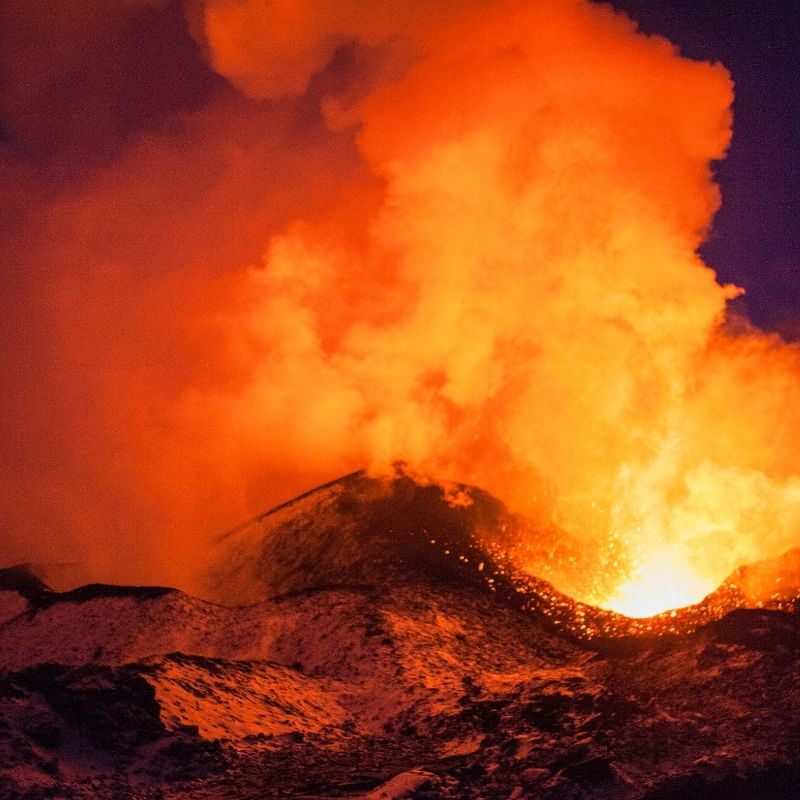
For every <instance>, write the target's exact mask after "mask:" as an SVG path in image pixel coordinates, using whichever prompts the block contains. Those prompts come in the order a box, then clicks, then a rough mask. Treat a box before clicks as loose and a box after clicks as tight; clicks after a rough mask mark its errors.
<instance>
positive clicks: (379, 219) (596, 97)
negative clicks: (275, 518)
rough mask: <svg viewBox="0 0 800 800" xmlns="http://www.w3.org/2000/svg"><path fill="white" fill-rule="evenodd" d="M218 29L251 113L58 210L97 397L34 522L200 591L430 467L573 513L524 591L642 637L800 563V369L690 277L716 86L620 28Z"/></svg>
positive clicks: (470, 18) (72, 324)
mask: <svg viewBox="0 0 800 800" xmlns="http://www.w3.org/2000/svg"><path fill="white" fill-rule="evenodd" d="M189 8H190V10H191V14H192V20H193V26H194V34H195V36H196V37H197V39H198V40H200V41H201V42H202V52H203V53H204V54H205V56H206V57H207V59H208V62H209V63H210V64H211V65H212V66H213V68H214V69H215V70H216V71H217V72H218V73H219V74H220V75H222V76H223V77H224V78H225V79H226V80H227V83H225V86H224V88H222V87H220V88H219V90H218V92H217V93H215V94H213V96H212V98H211V99H210V100H208V103H207V105H206V106H203V107H202V108H201V109H198V110H197V111H196V112H192V113H191V114H189V113H188V112H187V114H186V115H185V119H183V118H182V121H181V123H180V125H175V126H165V130H167V132H166V133H162V132H160V131H159V130H154V131H152V132H148V133H147V135H144V133H143V134H142V135H141V136H139V137H133V138H132V141H131V144H130V145H129V146H128V149H126V150H125V151H124V154H123V155H122V156H120V158H119V160H118V161H116V162H114V164H113V165H112V166H111V167H109V168H108V169H107V170H101V169H99V168H98V171H97V172H96V173H95V172H89V173H87V176H86V178H85V181H84V182H83V183H82V184H81V186H80V188H79V189H76V190H75V193H74V196H73V195H70V194H68V193H52V194H53V196H54V198H55V199H54V200H52V205H51V206H48V207H47V210H46V213H42V214H40V215H39V217H41V219H42V220H44V221H43V222H42V223H41V225H42V229H41V231H40V232H39V233H40V235H39V237H38V240H37V241H39V242H40V244H39V245H37V248H38V249H37V251H36V257H37V258H39V259H40V261H41V265H42V266H41V268H40V269H39V272H41V274H43V275H48V276H49V275H50V274H51V273H54V276H53V277H52V279H51V281H52V282H51V283H49V284H48V285H47V287H46V288H45V289H43V290H42V291H41V300H40V301H37V302H39V303H40V305H41V307H42V308H44V309H46V311H47V313H48V314H50V313H51V309H59V313H60V314H61V315H62V316H63V319H59V320H58V321H57V322H55V321H51V319H50V317H49V316H47V317H46V319H47V325H46V326H43V329H44V328H46V330H47V331H48V332H49V331H56V330H57V331H60V332H61V333H62V338H63V340H64V344H63V347H62V349H63V350H64V352H63V353H61V352H59V353H58V354H57V355H58V359H57V360H56V359H54V363H57V364H58V370H59V373H58V374H59V375H61V373H62V372H63V373H64V375H65V376H66V377H64V379H63V381H61V382H59V383H56V384H54V385H56V386H58V387H59V391H61V388H60V387H61V386H62V384H63V385H64V386H68V385H69V386H71V385H73V384H74V385H79V386H80V387H81V392H82V393H81V392H78V393H75V394H74V396H72V395H70V396H71V397H72V401H73V405H74V412H73V415H74V417H75V419H74V420H67V421H59V425H58V426H56V427H57V428H58V429H59V430H61V429H62V428H63V429H64V430H65V431H66V433H65V434H64V438H65V440H66V441H68V442H69V443H70V444H69V447H65V449H66V451H67V452H68V454H69V459H71V461H70V462H69V463H71V464H73V467H72V469H73V472H72V473H70V472H69V469H70V468H69V467H64V468H63V472H64V474H62V473H59V474H57V475H55V476H53V475H51V474H50V472H47V471H46V470H54V469H55V468H54V467H53V466H52V465H51V464H50V463H48V464H47V465H45V466H44V467H43V468H42V469H43V470H45V472H44V473H43V476H40V481H39V483H36V481H34V480H33V479H31V480H29V481H27V482H24V481H22V479H19V481H18V483H19V484H22V483H24V485H25V487H26V488H25V489H24V491H25V494H26V502H25V503H20V502H18V495H19V493H20V492H21V491H22V489H20V488H19V486H18V483H15V482H14V481H9V482H8V485H9V486H10V487H11V488H10V489H9V490H8V492H9V494H8V497H9V498H10V501H9V502H8V503H7V506H8V507H10V508H11V507H13V508H17V507H19V506H22V505H25V507H31V508H34V507H35V508H39V507H40V506H41V507H43V508H44V511H42V512H41V513H42V515H41V519H40V518H31V519H25V520H22V521H21V522H20V523H19V524H18V525H16V526H15V529H18V530H21V531H28V530H51V531H52V532H51V534H47V535H49V536H50V539H51V540H52V541H53V542H56V543H57V545H53V546H54V547H55V546H58V547H61V548H62V549H63V550H64V558H65V559H66V558H67V557H70V558H71V557H72V552H71V549H70V545H71V543H74V542H77V541H81V542H83V541H84V540H86V541H90V542H91V544H89V545H87V546H86V547H84V549H88V550H89V551H91V554H92V557H93V558H94V559H95V563H96V564H100V565H101V566H102V567H104V568H105V567H107V566H108V565H109V564H114V563H118V564H121V565H123V564H125V563H133V562H134V561H135V560H136V559H139V566H140V567H141V562H142V561H143V560H146V561H147V564H146V566H147V567H148V569H149V571H148V570H147V569H145V568H144V567H142V568H141V569H140V571H139V572H137V574H136V575H135V578H136V579H142V578H143V577H146V578H147V579H148V580H150V581H153V582H173V581H174V580H176V578H175V576H174V575H173V574H172V573H168V574H165V570H167V569H170V570H172V571H174V570H176V569H178V568H179V567H180V568H181V569H184V570H185V571H186V573H187V574H182V575H180V576H179V579H180V580H181V581H182V582H183V585H186V584H187V583H189V581H190V579H191V575H190V574H188V573H191V572H192V571H193V570H196V569H200V568H202V566H203V559H204V555H203V553H204V551H203V548H202V547H200V546H199V545H198V542H202V541H204V540H205V539H206V538H208V537H210V534H211V532H215V531H218V530H222V529H224V528H225V527H229V526H232V525H234V524H236V523H237V522H239V521H241V520H242V519H245V518H247V517H248V516H249V515H252V514H255V513H257V512H259V511H261V510H263V509H264V508H265V507H268V506H269V505H270V504H271V503H274V502H278V501H281V500H285V499H287V498H288V497H290V496H291V495H292V494H294V493H298V492H299V491H301V490H303V489H307V488H309V487H311V486H314V485H315V484H319V483H322V482H324V481H325V480H328V479H330V478H332V477H335V476H337V475H340V474H344V473H346V472H349V471H351V470H353V469H358V468H361V467H363V466H365V465H367V466H368V467H369V468H370V469H371V470H372V471H373V472H375V473H381V472H385V471H387V470H389V469H390V467H389V465H390V464H391V463H392V462H394V461H396V460H402V461H405V462H407V463H409V464H410V465H411V467H412V468H413V469H414V470H416V471H417V472H420V473H422V474H426V475H428V476H431V478H432V479H437V480H442V481H447V480H450V481H463V482H466V483H473V484H476V485H478V486H480V487H482V488H484V489H486V490H488V491H490V492H492V493H493V494H495V495H497V496H498V497H499V498H501V499H502V500H504V501H505V502H506V503H507V504H509V505H510V506H511V507H512V508H513V509H514V510H516V511H520V512H524V513H525V514H527V515H529V516H530V517H531V518H533V519H534V520H536V521H537V522H543V523H544V522H550V521H551V520H555V521H556V522H557V523H558V524H559V525H560V526H561V527H562V528H564V529H565V530H566V531H568V532H569V533H570V534H572V535H573V536H575V537H577V538H578V539H579V540H580V543H581V546H580V547H579V548H577V555H575V557H574V558H573V559H572V561H571V562H570V563H564V564H559V563H534V562H532V563H530V564H528V565H527V567H528V569H530V571H531V572H533V573H534V574H537V575H543V576H544V577H546V578H547V579H548V580H551V581H553V582H554V583H555V584H556V585H557V586H558V588H560V589H561V590H563V591H564V592H566V593H568V594H570V595H572V596H575V597H577V598H579V599H582V600H585V601H587V602H599V603H601V604H604V605H607V606H610V607H612V608H616V609H618V610H621V611H625V612H626V613H630V614H636V615H642V614H650V613H653V612H656V611H660V610H664V609H666V608H670V607H673V606H675V605H685V604H686V603H689V602H692V601H696V600H699V599H700V598H701V597H702V596H703V595H704V594H705V593H706V592H708V591H709V590H710V589H713V588H714V587H715V586H717V585H718V584H719V583H720V582H721V581H722V580H723V579H724V578H725V577H726V575H727V574H728V573H730V572H731V571H732V570H733V569H735V568H736V567H737V566H739V565H741V564H743V563H746V562H750V561H754V560H758V559H760V558H766V557H770V556H775V555H777V554H779V553H780V552H782V551H783V550H786V549H788V548H789V547H791V546H793V545H795V544H796V543H797V542H798V539H799V538H800V446H799V445H800V442H798V436H799V435H800V404H798V403H797V402H796V398H797V396H798V393H799V392H800V352H799V351H798V348H797V347H796V346H794V345H789V344H786V343H785V342H783V341H781V340H780V339H779V338H777V337H775V336H767V335H764V334H762V333H761V332H759V331H756V330H752V329H750V328H749V327H748V326H747V324H746V323H745V322H743V321H739V320H734V319H731V318H729V317H726V314H728V311H727V308H728V301H729V300H730V299H732V298H734V297H735V296H736V295H738V294H739V293H740V290H739V289H737V288H736V287H734V286H723V285H720V283H719V282H718V281H717V279H716V276H715V274H714V273H713V271H712V270H711V269H709V268H708V267H707V266H706V265H705V264H703V263H702V261H701V260H700V258H699V256H698V255H697V253H696V251H697V248H698V246H699V244H700V243H701V242H702V240H703V237H704V236H705V235H706V233H707V231H708V228H709V226H710V224H711V221H712V218H713V214H714V212H715V210H716V209H717V207H718V205H719V203H720V197H719V192H718V190H717V187H716V185H715V184H714V182H713V180H712V173H711V169H710V164H711V162H712V161H713V160H715V159H720V158H722V157H724V154H725V150H726V147H727V145H728V141H729V137H730V126H731V119H730V112H729V109H730V105H731V102H732V98H733V89H732V84H731V80H730V77H729V75H728V73H727V71H726V70H725V68H724V67H723V66H721V65H719V64H713V65H712V64H707V63H700V62H694V61H691V60H688V59H686V58H683V57H681V56H680V55H679V54H678V53H677V52H676V50H675V49H674V48H673V47H672V46H671V45H670V44H669V43H668V42H666V41H665V40H663V39H660V38H658V37H648V36H644V35H642V34H640V33H638V32H637V30H636V27H635V25H634V24H633V23H632V22H631V21H630V20H629V19H627V18H626V17H624V16H623V15H620V14H616V13H614V12H613V10H612V9H611V8H610V7H606V6H602V5H600V4H598V3H595V2H578V1H576V0H536V2H531V1H530V0H471V2H463V0H448V1H447V2H438V3H427V2H419V1H418V0H402V1H401V2H397V3H389V4H386V3H358V2H353V1H352V0H303V1H302V2H291V3H290V2H285V1H282V2H277V1H276V0H206V2H204V3H190V4H189ZM30 38H35V37H30ZM76 52H79V48H78V49H77V51H76ZM342 53H344V54H345V55H344V56H342ZM345 56H346V57H345ZM337 59H338V60H337ZM220 83H222V82H220ZM173 128H174V129H175V130H173ZM178 129H180V130H179V131H178ZM170 131H172V132H171V133H170ZM175 131H178V132H177V133H176V132H175ZM170 136H180V137H181V138H180V139H179V141H178V142H177V143H176V142H175V141H173V139H171V138H170ZM209 171H211V172H213V173H214V175H215V176H217V177H216V178H215V181H216V182H211V181H210V179H209V178H208V173H209ZM153 176H158V180H154V179H153ZM47 196H48V197H49V196H50V195H47ZM165 209H166V210H167V213H165ZM143 231H144V232H146V235H144V234H143ZM70 247H74V249H75V251H74V252H64V249H65V248H70ZM39 251H41V252H39ZM65 263H68V264H72V265H74V266H73V267H72V271H71V272H68V271H66V268H65V272H68V274H61V273H60V272H58V270H55V269H54V268H51V265H53V264H59V265H61V264H65ZM164 265H167V266H164ZM169 270H171V271H169ZM145 274H146V278H144V277H142V276H143V275H145ZM165 274H167V277H164V275H165ZM76 298H79V301H78V299H76ZM37 307H38V306H37ZM130 309H136V313H135V314H132V313H130ZM43 313H44V312H43ZM120 320H124V322H120ZM109 331H111V332H112V333H113V334H114V335H109ZM48 335H49V334H48ZM55 335H56V334H53V336H55ZM59 341H61V340H60V339H59ZM47 377H48V381H45V380H44V379H43V380H42V381H41V383H42V385H45V384H46V385H48V386H49V385H50V383H49V376H47ZM29 394H30V396H31V397H33V396H35V395H36V392H30V393H29ZM84 395H85V396H84ZM59 402H60V405H59V408H62V409H63V408H65V407H66V405H67V402H66V401H61V400H60V401H59ZM45 411H46V409H45ZM42 415H43V418H44V416H46V415H45V413H44V412H42ZM65 416H67V415H66V414H65ZM37 419H38V418H37ZM62 422H63V424H62ZM49 423H50V420H49V418H48V426H47V427H48V430H49V429H50V428H52V427H53V426H52V425H51V424H49ZM23 433H24V432H23ZM20 438H21V439H24V438H25V436H24V435H23V434H21V435H20ZM73 442H80V448H79V449H76V447H77V446H74V445H73V444H72V443H73ZM43 452H48V453H49V450H48V449H47V448H44V450H43ZM61 460H62V461H64V463H67V460H68V459H67V458H66V457H64V458H63V459H61ZM51 461H58V459H56V458H54V459H51ZM87 483H88V485H89V489H87V490H86V491H84V490H83V487H84V486H85V485H87ZM76 487H80V488H81V490H80V491H78V490H77V488H76ZM43 496H47V497H48V498H49V502H50V503H51V505H50V506H49V507H51V508H58V510H59V516H58V518H59V523H58V525H63V528H64V530H61V529H60V528H58V529H57V528H56V527H54V525H53V522H52V518H53V516H54V515H53V514H49V515H48V514H47V508H46V507H44V506H43V505H42V501H41V500H40V498H41V497H43ZM84 498H90V500H85V499H84ZM61 520H64V521H63V523H62V521H61ZM23 523H24V524H23ZM40 523H41V524H40ZM48 526H50V527H48ZM109 530H111V531H114V532H115V537H114V538H113V540H111V539H109V542H105V538H104V535H101V534H99V533H97V534H94V539H93V540H92V539H91V534H87V533H86V532H87V531H109ZM155 532H157V533H155ZM45 535H46V534H42V536H45ZM23 538H24V537H22V536H18V539H19V540H22V539H23ZM120 543H122V546H123V550H124V552H125V554H126V557H127V558H128V559H129V560H128V562H125V558H124V557H122V556H120V555H119V547H120V546H121V545H120ZM167 565H169V566H167ZM126 569H129V567H127V566H120V567H119V571H120V572H123V573H124V570H126ZM120 572H118V573H117V574H115V575H114V576H113V577H115V578H118V579H119V578H121V577H123V575H121V574H120ZM105 574H106V575H108V573H105ZM130 579H132V578H131V576H128V580H130Z"/></svg>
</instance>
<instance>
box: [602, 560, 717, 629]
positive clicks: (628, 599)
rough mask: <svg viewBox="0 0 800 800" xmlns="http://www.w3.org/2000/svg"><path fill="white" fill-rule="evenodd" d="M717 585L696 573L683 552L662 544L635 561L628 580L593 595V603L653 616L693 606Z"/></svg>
mask: <svg viewBox="0 0 800 800" xmlns="http://www.w3.org/2000/svg"><path fill="white" fill-rule="evenodd" d="M717 586H718V582H717V581H715V580H714V579H713V578H709V577H704V576H702V575H700V574H698V573H696V572H695V571H694V570H693V568H692V566H691V564H690V563H687V559H686V557H685V555H683V554H681V553H679V552H674V551H672V550H670V549H668V548H666V547H663V548H661V549H653V550H650V551H649V552H647V554H646V555H645V556H644V557H643V558H642V559H641V560H637V561H635V562H634V565H633V567H632V569H631V572H630V574H629V576H628V577H627V579H623V580H622V582H621V583H619V584H618V585H617V586H615V587H614V588H613V591H612V593H611V594H609V595H608V596H606V597H599V598H596V604H597V605H598V606H600V607H601V608H608V609H611V610H612V611H617V612H619V613H620V614H624V615H625V616H627V617H652V616H653V615H655V614H659V613H661V612H662V611H665V610H668V609H676V608H683V607H684V606H689V605H694V604H695V603H698V602H700V600H702V599H703V598H704V597H705V596H706V595H708V594H710V593H711V592H713V591H714V589H716V588H717Z"/></svg>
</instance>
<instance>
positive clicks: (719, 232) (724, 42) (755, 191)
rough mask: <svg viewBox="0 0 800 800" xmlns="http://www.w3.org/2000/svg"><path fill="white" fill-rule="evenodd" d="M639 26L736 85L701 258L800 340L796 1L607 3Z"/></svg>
mask: <svg viewBox="0 0 800 800" xmlns="http://www.w3.org/2000/svg"><path fill="white" fill-rule="evenodd" d="M614 5H615V6H616V7H617V8H619V9H621V10H623V11H625V12H627V13H628V14H629V15H630V16H631V17H633V18H634V19H636V20H637V22H638V23H639V26H640V27H641V29H642V30H643V31H645V32H646V33H658V34H662V35H664V36H666V37H667V38H668V39H669V40H670V41H672V42H673V43H675V44H676V45H678V47H679V48H680V50H681V52H682V53H683V54H684V55H686V56H689V57H691V58H697V59H703V60H712V61H721V62H722V63H723V64H724V65H725V66H726V67H727V68H728V70H729V71H730V72H731V75H732V76H733V80H734V83H735V101H734V105H733V140H732V142H731V147H730V151H729V153H728V157H727V158H726V159H725V160H724V161H723V162H721V163H720V164H719V165H718V166H717V174H718V180H719V183H720V185H721V188H722V195H723V205H722V209H721V210H720V211H719V213H718V214H717V217H716V219H715V221H714V226H713V229H712V231H711V235H710V237H709V240H708V241H707V242H706V243H705V244H704V245H703V247H702V251H701V252H702V255H703V257H704V258H705V260H706V262H707V263H708V264H709V265H710V266H712V267H714V269H716V270H717V273H718V275H719V278H720V280H722V281H724V282H734V283H737V284H738V285H740V286H743V287H744V288H745V289H746V290H747V294H746V297H745V298H743V300H742V301H741V302H743V303H744V304H745V307H746V310H747V313H748V316H750V318H751V319H752V320H753V321H754V322H755V323H756V324H757V325H759V326H761V327H764V328H767V329H775V330H777V331H779V332H780V333H782V334H783V335H784V336H785V337H787V338H791V339H800V272H799V271H798V270H800V4H798V3H794V2H790V0H784V2H763V0H760V1H759V2H748V1H747V0H724V1H722V2H720V0H614Z"/></svg>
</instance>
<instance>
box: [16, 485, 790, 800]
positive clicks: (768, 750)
mask: <svg viewBox="0 0 800 800" xmlns="http://www.w3.org/2000/svg"><path fill="white" fill-rule="evenodd" d="M519 548H526V554H525V560H526V563H528V564H530V563H534V564H535V563H541V565H542V574H544V576H545V578H546V577H548V576H547V574H546V569H547V566H546V565H547V563H548V561H549V560H552V559H562V558H563V559H573V562H574V563H575V564H579V563H580V551H579V548H578V546H577V545H576V543H575V542H572V541H570V540H569V539H568V538H567V537H566V536H564V535H563V534H561V533H560V532H559V531H555V530H548V531H532V530H530V529H529V528H527V527H526V524H525V523H524V522H523V521H522V520H519V519H517V518H515V517H514V516H513V515H511V514H509V512H508V511H506V510H505V509H504V508H503V507H502V505H501V504H500V503H498V502H497V501H496V500H494V499H493V498H491V497H489V496H488V495H485V494H484V493H481V492H480V491H478V490H474V489H468V488H467V487H452V488H451V489H449V490H443V489H441V488H440V487H438V486H424V485H420V484H418V483H416V482H415V481H413V480H411V479H410V478H407V477H404V476H401V477H399V478H398V479H396V480H394V481H392V482H381V481H376V480H372V479H369V478H366V477H364V476H362V475H353V476H348V477H347V478H344V479H342V480H340V481H337V482H334V483H332V484H329V485H328V486H326V487H322V488H321V489H319V490H317V491H315V492H312V493H309V494H308V495H305V496H303V497H301V498H298V499H297V500H296V501H294V502H292V503H289V504H286V505H284V506H282V507H280V508H278V509H275V510H273V511H272V512H269V513H268V514H265V515H263V516H262V517H259V518H258V519H256V520H254V521H252V522H251V523H249V524H248V525H245V526H243V527H242V528H240V529H237V530H236V531H232V532H231V533H230V534H229V535H228V536H227V537H225V540H224V542H223V543H222V554H221V556H220V559H219V562H218V565H217V567H216V568H215V569H214V570H213V571H211V572H210V573H209V575H208V581H207V586H208V589H207V592H205V595H206V596H207V597H208V598H211V599H213V600H214V601H215V602H213V603H212V602H208V601H207V600H199V599H197V598H194V597H190V596H188V595H186V594H184V593H182V592H179V591H177V590H174V589H169V588H160V587H118V586H103V585H91V586H86V587H82V588H80V589H77V590H74V591H71V592H65V593H58V592H54V591H52V590H50V589H49V588H48V587H47V586H46V585H45V584H44V583H43V582H42V581H40V580H39V579H37V577H36V576H35V574H34V573H33V572H32V571H31V570H30V569H28V568H24V567H18V568H13V569H7V570H3V571H0V588H2V591H0V620H2V622H0V670H2V673H1V676H0V797H4V798H5V797H8V798H31V800H33V798H45V797H48V798H49V797H52V798H271V797H274V798H292V797H295V798H331V797H359V798H375V799H376V800H377V798H400V797H415V798H436V797H454V798H455V797H465V798H466V797H475V798H479V797H481V798H524V797H530V798H582V797H587V798H589V797H590V798H630V799H631V800H634V799H635V798H649V800H656V799H657V798H686V799H687V800H688V799H689V798H716V797H719V798H723V797H725V798H752V797H770V798H784V797H785V798H789V797H796V796H797V795H796V792H797V789H796V787H797V786H798V785H800V755H798V751H797V742H798V741H799V740H800V721H798V720H800V615H798V614H797V613H796V612H795V602H794V601H795V597H796V595H797V588H796V587H797V572H798V558H797V553H796V552H792V553H789V554H787V555H786V556H785V557H783V558H782V559H781V560H779V561H777V562H775V563H772V564H769V565H757V566H755V567H752V568H749V569H745V570H741V571H740V572H739V573H737V574H736V575H735V576H732V577H731V579H729V580H728V581H726V582H725V584H724V586H725V589H724V590H721V591H720V592H717V593H715V595H712V596H711V597H709V598H707V600H706V601H704V603H702V604H700V605H699V606H697V607H694V608H692V609H687V610H685V611H681V612H679V613H678V614H677V615H673V616H671V615H669V614H667V615H664V616H663V617H660V618H655V619H654V620H650V621H632V620H626V619H625V618H621V617H618V616H617V615H614V614H612V613H611V612H605V611H601V610H599V609H594V608H592V607H590V606H584V605H581V604H578V603H575V602H573V601H572V600H570V599H569V598H568V597H566V596H565V595H562V594H560V593H559V592H557V591H556V590H555V589H554V588H553V587H552V586H551V585H550V584H549V583H548V582H547V581H546V580H545V579H544V578H536V577H530V576H529V575H523V574H521V573H520V571H519V570H518V569H516V568H515V566H514V564H515V563H516V561H517V559H516V556H515V554H516V553H518V550H519ZM537 559H538V561H537ZM576 569H577V567H576ZM776 576H777V577H779V578H780V581H779V582H778V583H776ZM776 586H780V591H776ZM746 606H751V607H750V608H746Z"/></svg>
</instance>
